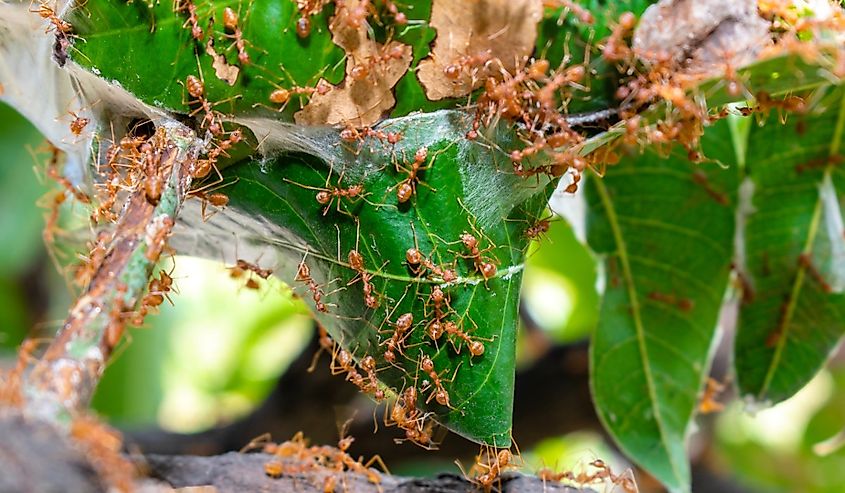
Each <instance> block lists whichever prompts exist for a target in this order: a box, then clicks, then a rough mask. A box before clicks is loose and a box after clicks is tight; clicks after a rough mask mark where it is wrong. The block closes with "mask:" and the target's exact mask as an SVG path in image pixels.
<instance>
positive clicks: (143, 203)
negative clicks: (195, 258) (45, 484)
mask: <svg viewBox="0 0 845 493" xmlns="http://www.w3.org/2000/svg"><path fill="white" fill-rule="evenodd" d="M159 132H160V134H161V135H162V138H161V139H160V145H157V146H156V149H155V159H156V160H157V162H155V163H154V164H155V166H154V167H153V169H154V170H155V171H154V172H155V174H156V176H145V180H153V179H161V180H162V181H165V180H166V182H165V184H164V186H163V188H162V190H161V198H160V199H159V200H158V201H157V203H155V204H153V203H152V202H153V201H151V200H149V199H148V196H147V193H146V191H145V189H146V187H145V185H146V184H147V182H146V181H144V182H143V183H140V184H139V185H138V186H137V187H135V190H133V191H132V192H130V194H129V196H128V198H127V200H126V204H125V206H124V208H123V211H122V213H121V217H120V219H119V221H118V223H117V226H116V228H115V231H114V233H113V234H112V235H111V238H110V240H109V241H108V244H107V245H106V252H107V254H106V255H105V257H104V259H103V261H102V263H101V264H100V265H99V266H97V267H96V271H95V272H96V273H95V274H94V276H93V278H92V280H91V282H90V284H89V286H88V288H87V289H86V290H85V291H84V292H83V293H82V294H81V295H80V296H79V298H78V299H77V300H76V302H75V303H74V304H73V305H72V307H71V309H70V313H69V314H68V316H67V319H66V320H65V322H64V324H63V325H62V328H61V329H60V331H59V333H58V335H57V336H56V338H55V339H54V340H53V342H52V343H51V345H50V346H49V348H48V349H47V351H46V352H45V354H44V356H43V358H42V359H41V360H40V361H39V362H38V363H37V364H36V366H35V367H34V368H33V370H32V372H31V373H30V374H29V376H28V378H27V379H26V380H25V382H24V385H23V390H24V402H25V404H24V405H25V407H26V408H27V411H28V414H29V415H30V416H37V417H40V418H42V419H45V420H47V421H51V422H54V423H59V424H61V423H68V422H70V420H71V419H72V418H73V416H74V415H76V414H78V412H80V411H82V410H84V409H85V408H86V407H87V406H88V404H89V402H90V400H91V397H92V396H93V394H94V390H95V389H96V387H97V384H98V382H99V380H100V378H101V376H102V374H103V371H104V369H105V366H106V362H107V361H108V359H109V357H110V356H111V354H112V352H113V350H114V348H115V346H116V345H117V344H118V343H119V342H120V340H121V338H122V335H123V332H124V328H125V326H126V323H127V319H131V318H133V315H135V310H136V309H137V308H138V305H139V303H140V301H141V300H142V299H143V295H144V292H145V290H146V288H147V284H148V282H149V279H150V275H151V274H152V271H153V268H154V267H155V265H156V263H157V262H158V259H159V256H160V255H161V252H162V250H163V249H164V246H165V241H166V238H167V236H169V234H170V231H171V229H172V228H173V225H174V224H175V221H176V217H177V215H178V213H179V210H180V208H181V206H182V203H183V202H184V200H185V198H186V196H187V193H188V191H189V190H190V186H191V174H192V172H193V171H194V168H195V165H196V159H197V156H198V154H199V151H200V150H201V149H202V147H203V145H202V142H201V141H199V140H198V139H196V137H195V135H194V133H193V132H192V131H190V130H188V129H187V128H186V127H184V126H183V125H181V124H178V123H175V122H164V123H162V124H161V125H160V128H159Z"/></svg>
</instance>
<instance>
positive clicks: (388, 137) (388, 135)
mask: <svg viewBox="0 0 845 493" xmlns="http://www.w3.org/2000/svg"><path fill="white" fill-rule="evenodd" d="M367 137H372V138H374V139H378V140H380V141H382V142H387V143H388V144H390V145H396V144H397V143H399V141H400V140H402V133H401V132H385V131H384V130H374V129H373V128H370V127H364V128H362V129H360V130H358V129H357V128H355V127H353V126H348V127H346V128H344V129H343V130H341V131H340V139H341V140H343V141H344V142H355V141H362V140H364V139H365V138H367Z"/></svg>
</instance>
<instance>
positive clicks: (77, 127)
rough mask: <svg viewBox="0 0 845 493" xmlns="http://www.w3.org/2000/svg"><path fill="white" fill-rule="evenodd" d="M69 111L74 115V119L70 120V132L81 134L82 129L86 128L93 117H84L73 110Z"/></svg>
mask: <svg viewBox="0 0 845 493" xmlns="http://www.w3.org/2000/svg"><path fill="white" fill-rule="evenodd" d="M68 113H69V114H70V116H72V117H73V120H72V121H71V122H70V132H71V133H72V134H73V135H76V136H79V135H81V134H82V131H83V130H85V127H87V126H88V124H89V123H91V119H90V118H83V117H81V116H79V115H78V114H76V113H74V112H73V111H68Z"/></svg>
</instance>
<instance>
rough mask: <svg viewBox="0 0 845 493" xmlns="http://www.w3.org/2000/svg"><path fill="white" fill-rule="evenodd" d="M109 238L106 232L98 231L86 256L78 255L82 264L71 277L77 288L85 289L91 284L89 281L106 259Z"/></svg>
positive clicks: (109, 235)
mask: <svg viewBox="0 0 845 493" xmlns="http://www.w3.org/2000/svg"><path fill="white" fill-rule="evenodd" d="M110 238H111V234H110V233H109V232H108V231H100V232H99V233H97V239H96V241H94V244H93V245H92V246H91V250H90V251H89V253H88V256H87V257H84V256H81V255H80V260H82V263H81V264H80V265H79V266H78V267H77V268H76V272H75V273H74V275H73V281H74V283H75V284H76V285H77V286H80V287H82V288H86V287H88V285H89V284H90V283H91V280H92V279H93V278H94V275H95V274H96V273H97V269H99V268H100V265H102V263H103V260H105V258H106V254H107V253H108V247H107V245H106V243H107V242H108V240H109V239H110Z"/></svg>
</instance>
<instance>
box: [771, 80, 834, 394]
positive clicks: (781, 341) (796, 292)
mask: <svg viewBox="0 0 845 493" xmlns="http://www.w3.org/2000/svg"><path fill="white" fill-rule="evenodd" d="M843 131H845V95H843V96H842V97H841V99H840V101H839V115H838V116H837V119H836V127H835V128H834V131H833V138H832V140H831V143H830V147H829V151H828V157H831V156H835V155H837V154H839V148H840V145H841V141H842V137H843ZM832 171H833V164H828V165H827V166H826V167H825V170H824V174H823V175H822V181H824V180H829V179H831V173H832ZM822 207H823V205H822V198H821V193H819V196H818V197H817V198H816V204H815V206H814V208H813V217H812V219H811V220H810V229H809V230H808V232H807V241H806V242H805V243H804V248H803V249H802V251H801V254H802V255H809V254H810V252H811V251H812V248H813V243H814V242H815V239H816V235H817V234H818V229H819V224H820V223H821V212H822ZM806 273H807V267H806V266H805V265H804V264H803V263H802V264H799V266H798V271H797V272H796V274H795V282H794V283H793V285H792V291H791V292H790V294H789V300H788V302H787V303H788V304H787V307H786V311H785V312H784V316H783V323H781V324H779V326H778V327H777V329H776V330H780V331H781V334H780V337H778V341H777V345H775V353H774V355H772V359H771V362H770V363H769V366H768V368H767V369H766V377H765V378H764V379H763V385H762V386H761V387H760V391H759V392H758V393H757V398H758V399H763V398H765V395H766V392H768V390H769V386H770V385H771V383H772V380H773V379H774V376H775V373H776V372H777V370H778V368H779V367H780V361H781V359H782V358H783V352H784V350H785V348H786V341H787V339H788V335H789V330H790V328H791V327H792V325H793V324H792V317H793V315H794V313H795V308H796V306H797V304H798V297H799V296H800V295H801V288H802V286H803V284H804V279H805V278H806Z"/></svg>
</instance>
